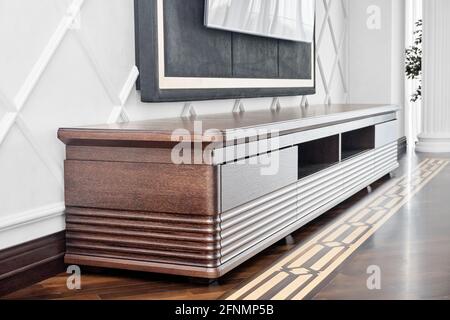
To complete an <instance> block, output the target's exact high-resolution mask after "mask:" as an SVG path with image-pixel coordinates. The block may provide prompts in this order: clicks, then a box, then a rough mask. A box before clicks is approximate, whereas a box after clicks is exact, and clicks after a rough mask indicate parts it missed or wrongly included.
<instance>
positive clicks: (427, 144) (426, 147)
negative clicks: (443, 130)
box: [416, 134, 450, 153]
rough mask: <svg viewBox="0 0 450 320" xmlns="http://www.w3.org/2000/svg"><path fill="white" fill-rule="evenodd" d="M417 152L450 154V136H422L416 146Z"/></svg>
mask: <svg viewBox="0 0 450 320" xmlns="http://www.w3.org/2000/svg"><path fill="white" fill-rule="evenodd" d="M416 151H417V152H423V153H450V136H449V135H448V134H445V135H440V134H421V135H420V136H419V142H418V143H417V145H416Z"/></svg>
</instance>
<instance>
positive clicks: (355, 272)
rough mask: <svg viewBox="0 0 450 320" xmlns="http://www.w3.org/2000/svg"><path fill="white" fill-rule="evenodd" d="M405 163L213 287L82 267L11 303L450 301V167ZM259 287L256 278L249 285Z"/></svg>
mask: <svg viewBox="0 0 450 320" xmlns="http://www.w3.org/2000/svg"><path fill="white" fill-rule="evenodd" d="M448 162H449V161H448V160H445V159H442V160H439V159H436V157H432V156H429V157H427V158H425V157H422V158H420V159H419V158H417V157H416V156H414V155H411V156H409V157H406V158H405V159H403V161H402V167H401V169H400V170H398V172H397V173H396V177H398V178H394V179H387V178H386V179H384V180H382V181H380V182H378V183H377V184H375V185H374V191H373V193H371V194H369V195H368V194H367V192H361V193H359V194H358V195H356V196H355V197H353V198H352V199H350V200H348V201H346V202H345V203H343V204H342V205H340V206H339V207H337V208H335V209H333V210H331V211H330V212H328V213H327V214H325V215H324V216H323V217H321V218H319V219H317V220H316V221H314V222H312V223H310V224H309V225H307V226H305V227H304V228H302V229H301V230H299V231H298V232H296V233H295V234H293V239H294V241H293V243H289V244H287V243H286V242H279V243H278V244H276V245H274V246H272V247H271V248H269V249H268V250H265V251H264V252H263V253H261V254H260V255H258V256H257V257H255V258H253V259H252V260H250V261H248V262H247V263H246V264H244V265H243V266H241V267H239V268H238V269H237V270H235V271H233V272H231V273H230V274H228V275H226V276H225V277H224V278H223V279H221V280H220V281H219V282H218V283H217V284H214V285H212V286H207V285H205V284H199V283H195V282H192V281H188V280H186V279H184V278H181V277H172V276H164V275H156V274H142V273H134V272H122V271H111V270H109V271H105V270H95V269H82V271H83V274H82V289H81V290H75V291H71V290H69V289H67V286H66V281H67V274H61V275H59V276H57V277H54V278H51V279H48V280H46V281H44V282H42V283H39V284H36V285H34V286H32V287H29V288H26V289H23V290H21V291H18V292H16V293H13V294H11V295H9V296H8V297H7V298H10V299H16V298H17V299H30V298H31V299H219V298H228V299H433V298H436V299H450V250H449V247H450V232H448V230H450V206H449V205H448V200H447V198H448V196H449V194H450V165H448ZM249 279H250V280H249Z"/></svg>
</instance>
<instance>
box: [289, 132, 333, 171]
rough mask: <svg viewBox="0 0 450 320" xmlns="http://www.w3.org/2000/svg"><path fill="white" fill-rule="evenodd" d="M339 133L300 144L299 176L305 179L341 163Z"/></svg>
mask: <svg viewBox="0 0 450 320" xmlns="http://www.w3.org/2000/svg"><path fill="white" fill-rule="evenodd" d="M339 145H340V143H339V135H334V136H330V137H327V138H323V139H320V140H314V141H310V142H306V143H302V144H299V145H298V178H299V179H303V178H305V177H307V176H310V175H313V174H315V173H317V172H320V171H322V170H323V169H326V168H328V167H330V166H333V165H335V164H337V163H339V159H340V157H339V156H340V154H339V152H340V150H339Z"/></svg>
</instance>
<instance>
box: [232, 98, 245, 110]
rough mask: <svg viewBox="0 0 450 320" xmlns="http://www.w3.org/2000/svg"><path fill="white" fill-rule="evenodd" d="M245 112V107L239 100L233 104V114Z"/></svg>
mask: <svg viewBox="0 0 450 320" xmlns="http://www.w3.org/2000/svg"><path fill="white" fill-rule="evenodd" d="M244 112H245V106H244V103H243V102H242V100H241V99H237V100H236V102H235V103H234V107H233V113H244Z"/></svg>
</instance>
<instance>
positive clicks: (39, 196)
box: [0, 0, 348, 250]
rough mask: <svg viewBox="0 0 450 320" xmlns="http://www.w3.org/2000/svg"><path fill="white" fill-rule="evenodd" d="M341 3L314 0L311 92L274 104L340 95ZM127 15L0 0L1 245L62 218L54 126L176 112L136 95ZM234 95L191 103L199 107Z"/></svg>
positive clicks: (58, 225) (73, 4) (86, 4)
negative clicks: (313, 92) (314, 85)
mask: <svg viewBox="0 0 450 320" xmlns="http://www.w3.org/2000/svg"><path fill="white" fill-rule="evenodd" d="M347 4H348V2H347V0H317V90H318V92H317V94H316V95H314V96H310V97H307V98H306V97H285V98H281V99H279V100H277V101H276V103H279V104H280V106H281V107H283V106H293V105H300V104H301V103H303V104H305V103H309V104H323V103H345V102H346V101H347V96H348V89H347V88H348V86H347V83H348V79H347V77H348V76H347V47H348V45H347V40H348V37H347V34H348V30H347V25H348V13H347ZM133 15H134V13H133V0H39V1H35V0H0V38H1V39H2V47H1V50H0V70H1V72H0V250H1V249H4V248H8V247H11V246H14V245H17V244H20V243H23V242H26V241H30V240H33V239H36V238H39V237H42V236H46V235H48V234H52V233H55V232H58V231H61V230H63V229H64V227H65V226H64V213H63V212H64V198H63V160H64V147H63V145H62V143H60V142H59V141H58V140H57V138H56V132H57V129H58V128H59V127H68V126H78V125H89V124H98V123H105V122H110V123H111V122H116V121H133V120H142V119H152V118H165V117H175V116H179V115H180V114H181V112H182V110H183V107H184V105H183V103H164V104H143V103H141V102H140V98H139V94H138V92H137V91H136V90H135V86H134V85H135V82H136V79H137V77H138V75H139V72H138V70H137V68H136V67H135V63H134V16H133ZM17 17H20V19H18V18H17ZM240 102H241V103H242V105H241V104H240V103H239V104H238V105H239V106H241V107H242V106H243V108H245V110H254V109H261V108H270V107H271V105H272V104H273V99H270V98H269V99H267V98H262V99H244V100H242V101H240ZM235 105H236V101H231V100H221V101H213V102H211V101H208V102H205V101H202V102H194V103H193V106H194V107H195V111H196V113H198V114H205V113H219V112H232V110H233V108H234V106H235Z"/></svg>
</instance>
